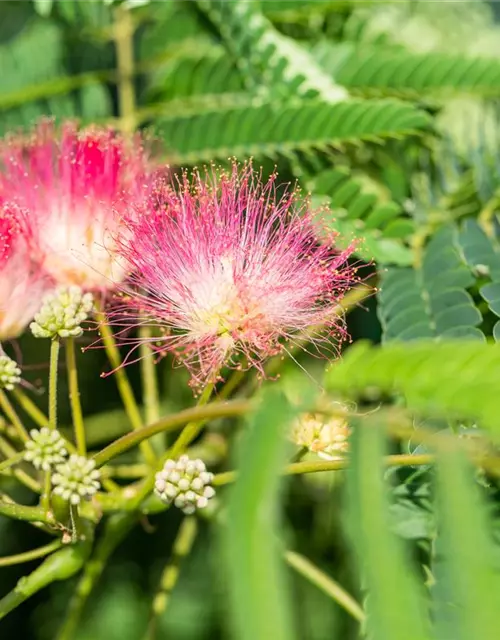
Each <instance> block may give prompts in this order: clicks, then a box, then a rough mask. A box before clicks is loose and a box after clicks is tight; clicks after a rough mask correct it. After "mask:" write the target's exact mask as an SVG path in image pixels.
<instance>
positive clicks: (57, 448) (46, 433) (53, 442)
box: [24, 427, 68, 471]
mask: <svg viewBox="0 0 500 640" xmlns="http://www.w3.org/2000/svg"><path fill="white" fill-rule="evenodd" d="M30 436H31V440H28V442H27V443H26V445H25V448H26V450H25V453H24V459H25V460H26V462H31V464H32V465H33V466H34V467H35V468H36V469H43V471H50V469H51V468H52V467H53V466H55V465H56V464H60V463H61V462H64V460H65V458H66V456H67V454H68V452H67V450H66V443H65V442H64V438H63V437H62V436H61V434H60V433H59V431H56V430H55V429H48V428H47V427H42V428H41V429H40V431H37V430H36V429H32V430H31V431H30Z"/></svg>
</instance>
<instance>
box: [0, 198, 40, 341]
mask: <svg viewBox="0 0 500 640" xmlns="http://www.w3.org/2000/svg"><path fill="white" fill-rule="evenodd" d="M21 214H22V212H20V211H19V210H18V209H17V208H16V207H15V205H10V206H8V205H3V206H1V207H0V341H4V340H10V339H12V338H16V337H17V336H19V335H20V334H21V333H22V331H23V329H24V328H25V327H26V325H27V324H28V323H29V322H30V321H31V320H32V319H33V316H34V315H35V313H36V312H37V311H38V309H39V308H40V305H41V302H42V298H43V296H44V294H45V293H46V292H47V291H48V290H49V288H50V287H51V286H52V283H51V280H50V278H47V276H46V275H45V274H44V273H43V272H41V271H40V268H39V265H38V264H36V262H34V261H33V259H32V248H31V231H30V229H29V227H28V226H26V225H25V224H23V223H24V221H25V216H24V215H21Z"/></svg>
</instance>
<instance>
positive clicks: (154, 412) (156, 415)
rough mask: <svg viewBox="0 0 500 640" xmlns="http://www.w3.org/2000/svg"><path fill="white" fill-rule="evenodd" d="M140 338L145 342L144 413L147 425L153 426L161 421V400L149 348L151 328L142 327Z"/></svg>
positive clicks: (143, 349) (142, 345)
mask: <svg viewBox="0 0 500 640" xmlns="http://www.w3.org/2000/svg"><path fill="white" fill-rule="evenodd" d="M139 337H140V338H141V339H142V340H145V342H143V343H142V344H141V346H140V353H141V375H142V395H143V404H144V412H145V417H146V424H152V423H153V422H157V420H159V419H160V398H159V393H158V377H157V375H156V365H155V360H154V353H153V352H152V351H151V347H150V346H149V341H150V339H151V338H152V337H153V333H152V329H151V327H148V326H144V327H141V328H140V329H139Z"/></svg>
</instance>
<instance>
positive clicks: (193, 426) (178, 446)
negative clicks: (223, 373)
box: [168, 383, 215, 459]
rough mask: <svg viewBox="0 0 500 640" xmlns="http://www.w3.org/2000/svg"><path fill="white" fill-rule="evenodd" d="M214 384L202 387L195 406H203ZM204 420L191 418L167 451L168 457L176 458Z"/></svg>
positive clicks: (193, 437) (200, 427)
mask: <svg viewBox="0 0 500 640" xmlns="http://www.w3.org/2000/svg"><path fill="white" fill-rule="evenodd" d="M214 386H215V385H214V384H213V383H212V384H207V386H206V387H205V388H204V389H203V393H202V394H201V396H200V398H199V400H198V402H197V404H196V407H197V408H200V407H204V406H205V405H206V404H207V402H208V401H209V400H210V396H211V395H212V391H213V390H214ZM205 422H206V420H204V419H200V420H193V421H192V422H189V423H188V424H187V425H186V426H185V427H184V429H183V430H182V431H181V432H180V434H179V436H178V437H177V440H176V441H175V442H174V444H173V445H172V447H171V448H170V450H169V451H168V457H169V458H174V459H175V458H178V457H179V456H180V455H181V453H183V452H184V450H185V449H187V447H188V446H189V445H190V444H191V442H193V440H194V439H195V438H196V436H197V435H198V434H199V433H200V431H201V429H202V427H203V425H204V424H205Z"/></svg>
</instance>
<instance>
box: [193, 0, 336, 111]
mask: <svg viewBox="0 0 500 640" xmlns="http://www.w3.org/2000/svg"><path fill="white" fill-rule="evenodd" d="M198 6H199V7H201V8H202V9H203V10H204V11H205V12H206V14H207V15H208V17H209V18H210V20H211V21H212V22H213V23H214V24H215V25H216V26H217V27H218V29H219V30H220V33H221V36H222V38H223V39H224V40H225V42H226V44H227V46H228V48H229V50H230V52H231V53H232V54H233V57H234V59H235V62H236V64H237V65H238V67H239V69H240V70H241V73H242V76H243V78H244V80H245V83H246V85H247V87H248V88H249V89H250V90H256V91H258V92H260V93H262V94H264V93H270V94H274V95H277V96H279V97H282V98H283V97H295V96H304V97H309V98H310V97H316V96H317V97H320V98H322V99H323V100H328V101H331V102H338V101H339V100H345V99H346V98H347V95H348V94H347V91H346V90H345V89H343V88H342V87H340V86H338V85H337V84H336V83H335V82H334V81H333V79H332V77H331V76H329V75H328V74H327V73H325V71H324V70H323V69H322V68H321V66H319V65H318V64H317V63H316V61H315V59H314V57H313V56H312V55H311V54H310V53H309V52H308V51H307V49H306V48H305V47H303V46H301V44H299V43H297V42H296V41H295V40H293V39H292V38H287V37H286V36H284V35H283V34H281V33H280V32H279V31H277V30H276V29H275V28H274V27H273V25H272V23H271V22H270V21H269V20H268V19H267V18H266V17H265V16H264V14H263V13H262V10H261V7H260V3H259V2H225V3H221V2H219V1H218V0H198Z"/></svg>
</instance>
